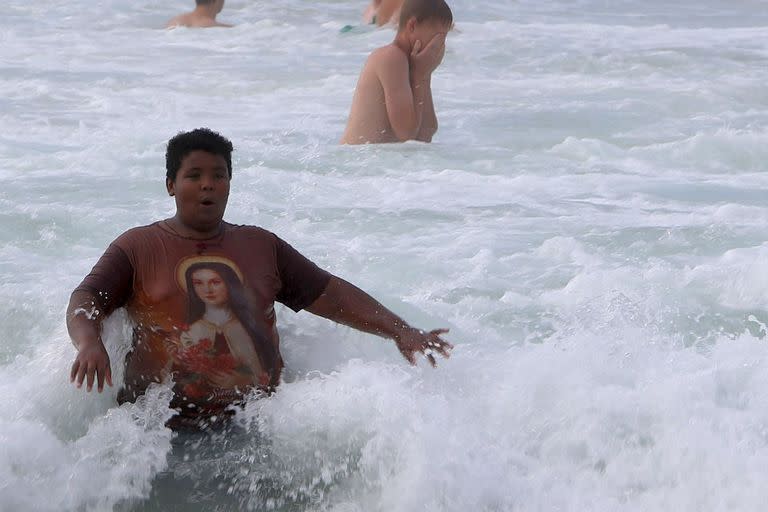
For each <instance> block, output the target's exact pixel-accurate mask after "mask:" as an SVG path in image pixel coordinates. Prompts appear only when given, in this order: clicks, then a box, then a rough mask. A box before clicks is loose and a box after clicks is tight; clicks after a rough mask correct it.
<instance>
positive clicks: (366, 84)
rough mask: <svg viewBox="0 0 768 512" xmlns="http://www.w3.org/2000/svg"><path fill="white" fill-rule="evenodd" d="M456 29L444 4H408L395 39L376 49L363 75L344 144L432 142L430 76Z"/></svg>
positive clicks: (420, 0)
mask: <svg viewBox="0 0 768 512" xmlns="http://www.w3.org/2000/svg"><path fill="white" fill-rule="evenodd" d="M452 25H453V14H452V13H451V9H450V8H449V7H448V5H447V4H446V3H445V1H444V0H406V1H405V3H404V4H403V8H402V10H401V12H400V25H399V27H398V31H397V34H396V35H395V40H394V41H393V42H392V43H391V44H389V45H387V46H384V47H382V48H379V49H377V50H374V51H373V53H371V55H370V57H368V61H367V62H366V63H365V66H364V67H363V71H362V72H361V73H360V78H359V79H358V82H357V88H356V89H355V95H354V98H353V99H352V108H351V110H350V113H349V121H347V128H346V130H345V131H344V135H343V136H342V138H341V143H342V144H367V143H383V142H405V141H407V140H419V141H423V142H431V141H432V136H433V135H434V134H435V132H436V131H437V117H436V116H435V107H434V104H433V102H432V84H431V82H432V72H433V71H434V70H435V69H436V68H437V67H438V66H439V65H440V63H441V62H442V60H443V55H444V54H445V38H446V35H447V34H448V31H449V30H450V29H451V26H452Z"/></svg>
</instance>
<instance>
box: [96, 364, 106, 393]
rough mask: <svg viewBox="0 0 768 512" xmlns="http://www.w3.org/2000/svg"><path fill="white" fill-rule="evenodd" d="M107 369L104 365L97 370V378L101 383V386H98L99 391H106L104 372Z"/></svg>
mask: <svg viewBox="0 0 768 512" xmlns="http://www.w3.org/2000/svg"><path fill="white" fill-rule="evenodd" d="M105 371H106V370H105V369H104V368H103V367H102V368H99V370H98V371H97V372H96V378H97V382H98V384H99V387H98V389H99V393H101V392H102V391H104V372H105Z"/></svg>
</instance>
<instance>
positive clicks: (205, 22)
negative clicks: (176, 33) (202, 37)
mask: <svg viewBox="0 0 768 512" xmlns="http://www.w3.org/2000/svg"><path fill="white" fill-rule="evenodd" d="M195 5H196V6H195V10H194V11H192V12H188V13H185V14H180V15H179V16H176V17H175V18H173V19H172V20H171V21H169V22H168V23H167V24H166V26H165V28H174V27H190V28H208V27H231V26H232V25H227V24H225V23H219V22H218V21H216V16H217V15H218V14H219V13H220V12H221V10H222V9H223V8H224V0H195Z"/></svg>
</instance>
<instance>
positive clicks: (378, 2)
mask: <svg viewBox="0 0 768 512" xmlns="http://www.w3.org/2000/svg"><path fill="white" fill-rule="evenodd" d="M402 6H403V0H372V1H371V3H370V5H369V6H368V8H367V9H366V10H365V13H364V14H363V22H364V23H366V24H368V25H378V26H379V27H382V26H384V25H387V24H389V23H395V22H396V21H397V19H398V17H399V15H400V8H401V7H402Z"/></svg>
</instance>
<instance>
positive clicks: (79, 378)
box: [75, 364, 87, 388]
mask: <svg viewBox="0 0 768 512" xmlns="http://www.w3.org/2000/svg"><path fill="white" fill-rule="evenodd" d="M86 370H87V367H86V365H84V364H81V365H80V368H78V370H77V377H75V384H77V387H78V388H81V387H83V380H85V372H86Z"/></svg>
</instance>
